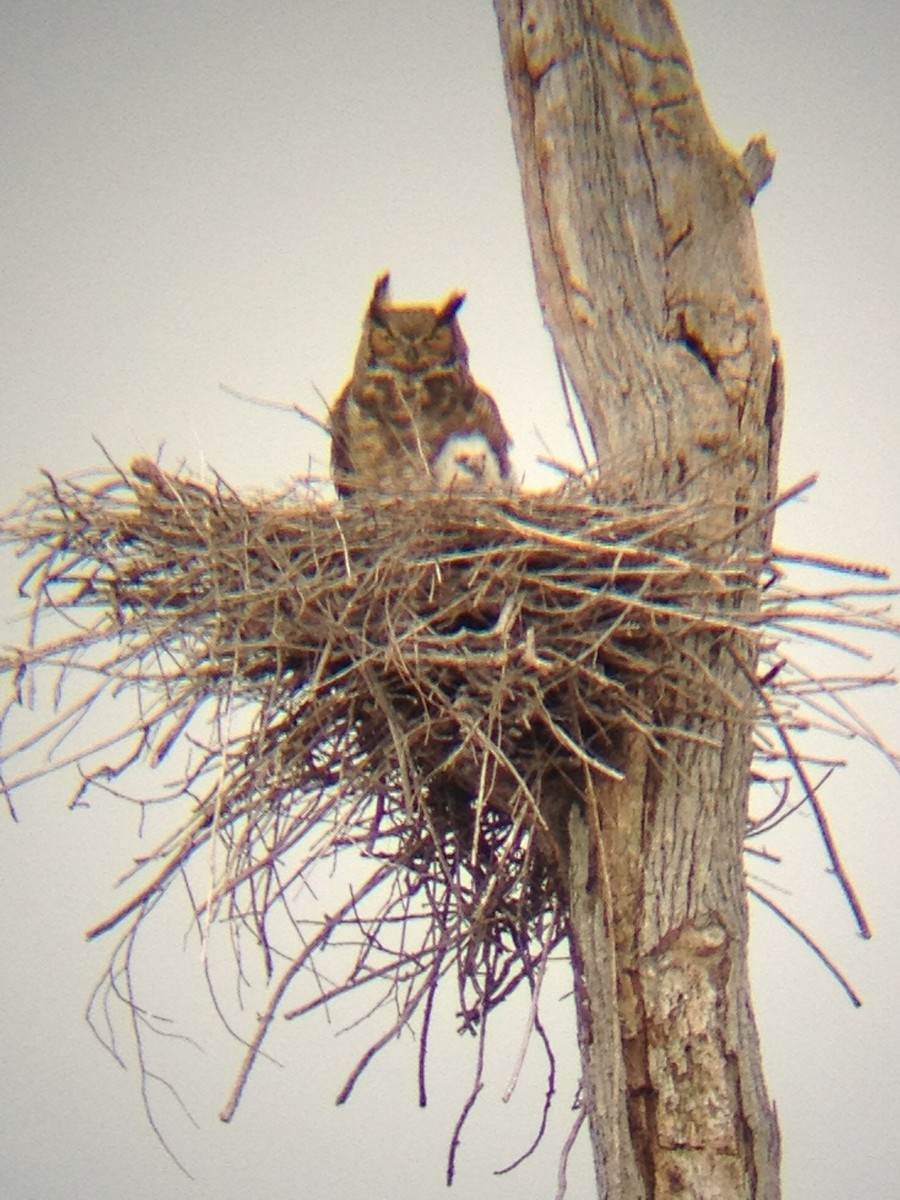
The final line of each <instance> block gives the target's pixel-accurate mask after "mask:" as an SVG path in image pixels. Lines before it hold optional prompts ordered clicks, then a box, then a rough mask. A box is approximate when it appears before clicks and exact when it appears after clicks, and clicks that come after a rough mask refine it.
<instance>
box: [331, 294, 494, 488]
mask: <svg viewBox="0 0 900 1200" xmlns="http://www.w3.org/2000/svg"><path fill="white" fill-rule="evenodd" d="M388 280H389V277H388V276H387V275H382V276H381V277H380V278H379V279H377V280H376V282H375V289H374V291H373V293H372V299H371V301H370V302H369V306H368V308H367V310H366V315H365V319H364V320H363V330H362V337H361V339H360V343H359V349H358V350H357V354H356V361H355V364H354V367H353V376H352V378H351V380H350V382H349V383H348V384H347V385H346V387H345V388H344V390H343V391H342V392H341V394H340V395H339V396H338V398H337V400H336V401H335V402H334V405H333V407H332V410H331V419H330V427H331V438H332V441H331V468H332V474H333V476H334V481H335V487H336V488H337V490H338V494H339V495H341V496H347V495H352V494H353V493H354V492H357V491H360V490H374V491H382V492H406V491H410V490H413V491H423V490H429V489H433V488H435V487H437V486H441V485H442V484H443V485H444V486H447V484H446V480H447V479H448V478H449V476H448V474H447V472H446V471H441V476H442V478H441V481H440V482H438V481H436V479H435V475H434V473H433V467H434V464H435V462H436V460H437V459H438V456H439V455H440V453H441V450H442V448H443V447H444V444H445V442H446V441H447V439H448V438H450V437H453V436H454V435H467V434H480V435H482V436H483V438H484V439H485V441H486V446H485V448H484V453H485V454H486V455H493V457H494V459H495V460H496V463H491V464H489V469H487V470H486V471H485V477H486V478H490V479H494V478H499V479H501V480H506V479H507V478H508V476H509V444H510V443H509V435H508V434H507V432H506V429H505V427H504V425H503V421H502V420H501V418H500V413H499V411H498V409H497V405H496V404H495V403H494V401H493V400H492V398H491V397H490V396H489V395H488V393H487V392H485V391H482V389H481V388H479V386H478V384H477V383H476V382H475V380H474V379H473V378H472V373H471V371H470V370H469V361H468V349H467V347H466V343H465V339H464V338H463V335H462V330H461V329H460V327H459V322H458V321H457V319H456V314H457V311H458V310H459V307H460V305H461V304H462V302H463V300H464V299H465V296H464V294H463V293H461V292H454V293H452V294H451V295H450V296H448V297H447V299H446V300H445V301H444V303H443V304H442V305H441V306H440V307H439V308H434V307H432V306H430V305H413V306H403V307H401V306H397V305H393V304H391V303H390V301H389V300H388Z"/></svg>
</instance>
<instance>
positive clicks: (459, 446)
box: [431, 433, 508, 492]
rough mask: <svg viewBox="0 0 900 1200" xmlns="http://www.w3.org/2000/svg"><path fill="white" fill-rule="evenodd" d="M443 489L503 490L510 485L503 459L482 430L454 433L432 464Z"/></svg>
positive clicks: (439, 484) (468, 490)
mask: <svg viewBox="0 0 900 1200" xmlns="http://www.w3.org/2000/svg"><path fill="white" fill-rule="evenodd" d="M431 474H432V475H433V477H434V482H435V486H436V487H438V488H439V489H440V490H441V491H448V492H449V491H454V492H500V491H503V489H504V487H505V486H507V485H508V480H507V479H505V477H504V476H503V474H502V472H501V470H500V461H499V459H498V458H497V455H496V454H495V453H494V450H493V447H492V446H491V444H490V442H489V441H488V440H487V438H486V437H485V436H484V434H483V433H453V434H451V435H450V437H448V438H447V440H446V441H445V442H444V444H443V446H442V447H441V449H440V453H439V454H438V456H437V458H436V459H435V460H434V462H433V463H432V464H431Z"/></svg>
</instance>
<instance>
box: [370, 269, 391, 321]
mask: <svg viewBox="0 0 900 1200" xmlns="http://www.w3.org/2000/svg"><path fill="white" fill-rule="evenodd" d="M390 287H391V275H390V272H389V271H385V273H384V274H383V275H379V276H378V278H377V279H376V280H375V287H374V289H373V291H372V299H371V300H370V301H369V316H370V317H371V318H372V320H373V321H375V322H376V323H377V324H379V325H383V324H384V323H385V321H384V310H385V308H386V307H387V305H388V302H389V301H388V293H389V291H390Z"/></svg>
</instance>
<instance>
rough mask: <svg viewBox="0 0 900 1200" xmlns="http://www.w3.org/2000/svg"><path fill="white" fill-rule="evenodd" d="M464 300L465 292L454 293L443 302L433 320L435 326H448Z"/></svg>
mask: <svg viewBox="0 0 900 1200" xmlns="http://www.w3.org/2000/svg"><path fill="white" fill-rule="evenodd" d="M465 298H466V293H465V292H454V293H453V294H452V295H450V296H448V297H447V299H446V300H445V301H444V304H443V307H442V308H440V309H439V310H438V313H437V316H436V318H435V325H449V323H450V322H451V321H452V320H453V318H454V317H455V316H456V314H457V313H458V312H459V310H460V308H462V303H463V301H464V300H465Z"/></svg>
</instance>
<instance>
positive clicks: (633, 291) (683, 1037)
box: [495, 0, 782, 1200]
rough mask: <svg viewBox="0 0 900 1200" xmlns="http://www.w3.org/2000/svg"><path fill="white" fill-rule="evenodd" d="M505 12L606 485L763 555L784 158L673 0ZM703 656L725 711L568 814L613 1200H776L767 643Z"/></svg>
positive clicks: (543, 287) (586, 1013)
mask: <svg viewBox="0 0 900 1200" xmlns="http://www.w3.org/2000/svg"><path fill="white" fill-rule="evenodd" d="M495 8H496V12H497V17H498V23H499V29H500V38H501V45H502V50H503V56H504V61H505V70H506V83H507V91H508V96H509V103H510V110H511V113H512V123H513V134H514V139H515V144H516V150H517V154H518V158H519V165H520V169H521V175H522V188H523V194H524V200H525V210H526V218H527V223H528V229H529V235H530V238H531V245H532V253H533V258H534V265H535V273H536V277H537V285H538V294H539V297H540V300H541V304H542V307H543V311H544V316H545V319H546V322H547V325H548V327H549V329H550V331H551V333H552V335H553V338H554V341H555V344H556V347H557V351H558V353H559V355H560V358H561V360H562V362H563V364H564V367H565V369H566V371H567V373H568V375H569V377H570V379H571V381H572V384H573V386H574V388H575V391H576V393H577V396H578V398H579V400H580V402H581V406H582V409H583V411H584V414H585V419H586V422H587V424H588V427H589V429H590V432H591V436H592V439H593V444H594V450H595V452H596V456H597V461H598V464H599V468H600V472H601V477H602V478H603V480H604V481H605V484H606V486H607V487H608V488H609V489H610V491H611V492H612V493H613V494H614V495H616V496H617V497H634V498H636V499H638V500H641V501H657V500H658V501H662V500H665V499H669V498H671V497H672V496H673V495H684V496H685V497H689V498H691V499H701V500H702V501H703V502H704V503H705V504H707V505H708V506H709V509H708V511H709V518H708V520H706V521H705V523H704V529H705V532H706V533H707V534H708V533H709V530H710V524H711V523H714V526H715V528H716V532H717V533H718V534H719V535H720V536H721V542H720V543H719V548H720V550H721V554H722V555H723V556H725V555H727V554H729V553H730V552H733V551H735V550H738V551H739V552H741V553H742V554H750V555H753V554H757V553H760V552H763V551H765V549H766V548H767V546H768V542H769V539H770V537H771V522H770V521H769V520H768V519H761V520H756V521H748V520H747V517H748V514H754V513H759V512H761V511H765V510H766V507H767V505H769V504H770V502H771V500H772V498H773V496H774V494H775V488H776V467H777V452H778V437H779V432H780V422H781V403H782V387H781V377H780V369H779V366H778V362H777V355H776V351H775V344H774V341H773V337H772V333H771V328H770V321H769V313H768V307H767V303H766V298H765V292H764V287H763V281H762V273H761V269H760V263H759V257H758V253H757V248H756V240H755V233H754V229H753V221H752V216H751V211H750V209H751V204H752V201H753V199H754V198H755V195H756V192H757V191H758V189H759V187H761V186H762V184H763V183H764V182H765V181H766V180H767V178H768V175H769V174H770V173H771V156H770V155H769V153H768V151H767V149H766V147H765V144H764V142H763V141H761V140H757V141H755V142H753V143H751V145H750V146H749V147H748V148H747V150H746V151H745V152H744V155H743V156H741V157H738V156H736V155H734V154H733V153H732V152H731V151H729V150H728V149H727V148H726V147H724V146H723V145H722V143H721V142H720V140H719V138H718V136H717V134H716V132H715V130H714V128H713V127H712V125H711V123H710V121H709V118H708V117H707V114H706V112H705V109H704V107H703V103H702V100H701V98H700V95H699V92H698V90H697V86H696V84H695V82H694V79H693V74H692V69H691V65H690V62H689V59H688V55H687V51H686V49H685V46H684V43H683V41H682V39H681V36H680V34H679V32H678V29H677V27H676V25H675V22H674V20H673V18H672V15H671V13H670V11H669V9H668V8H667V6H666V5H665V3H663V0H594V2H591V0H580V2H579V0H495ZM755 601H756V597H755V595H754V594H753V589H752V588H751V589H748V594H747V595H746V596H745V597H744V599H743V601H742V603H743V604H746V605H748V606H752V605H754V604H755ZM685 653H686V654H687V655H688V656H689V657H690V659H691V661H692V662H694V663H695V665H696V670H697V672H698V674H699V675H700V676H701V677H703V678H706V679H708V681H709V686H708V692H707V696H706V699H705V702H704V703H703V704H702V705H701V706H700V707H699V708H698V706H697V705H696V704H694V705H693V706H692V708H691V709H690V710H689V711H688V710H683V711H671V712H668V713H667V714H665V715H666V717H667V718H668V720H669V721H670V722H671V725H672V727H673V728H675V729H677V730H679V731H680V735H679V736H673V737H672V738H671V739H670V742H669V744H668V745H667V746H666V747H665V750H666V753H665V755H664V756H661V757H658V758H656V759H651V756H650V754H649V752H648V750H647V747H646V745H645V744H644V743H643V742H640V741H638V740H637V739H635V741H634V742H633V743H632V744H628V743H626V744H625V745H624V746H623V747H622V763H621V764H620V765H622V766H623V768H624V775H625V779H624V781H623V782H622V783H615V782H611V781H610V780H608V779H607V780H600V779H598V780H596V781H594V783H593V785H591V786H588V787H586V792H585V795H584V797H583V800H584V805H583V810H582V809H581V807H579V809H578V811H575V812H573V815H572V819H571V822H570V841H571V845H570V847H569V857H570V867H569V885H570V910H571V928H572V937H571V941H572V946H573V963H574V965H575V969H576V988H577V989H578V990H579V1025H580V1038H581V1045H582V1054H583V1061H584V1064H585V1077H584V1078H585V1095H586V1098H587V1103H588V1107H589V1116H590V1121H591V1131H592V1138H593V1144H594V1151H595V1162H596V1164H597V1178H598V1194H599V1195H601V1196H609V1197H612V1198H619V1200H636V1198H639V1197H643V1196H648V1197H649V1196H652V1197H654V1198H657V1200H658V1198H659V1197H667V1196H680V1197H698V1198H699V1197H702V1198H703V1200H724V1198H726V1197H728V1198H733V1197H742V1198H743V1197H747V1198H750V1197H760V1198H762V1197H765V1198H766V1200H775V1198H776V1197H777V1196H778V1195H779V1194H780V1190H779V1181H778V1160H779V1145H778V1131H777V1126H776V1122H775V1119H774V1114H773V1112H772V1109H771V1106H770V1104H769V1101H768V1098H767V1095H766V1091H765V1086H764V1081H763V1075H762V1067H761V1061H760V1053H759V1046H758V1041H757V1035H756V1029H755V1024H754V1020H753V1016H752V1011H751V1007H750V1000H749V985H748V979H747V912H746V897H745V890H744V878H743V869H742V849H741V847H742V841H743V835H744V830H745V820H746V804H747V792H748V786H749V784H748V781H749V765H750V755H751V737H752V726H753V718H754V692H753V688H752V686H751V682H750V677H751V676H752V673H753V671H754V669H755V648H754V646H753V645H752V644H750V643H749V642H747V641H742V642H739V641H737V640H735V639H731V640H723V639H715V638H711V637H703V638H700V637H698V638H697V639H696V640H695V641H694V642H693V643H691V644H690V645H687V646H686V647H685ZM616 1018H617V1019H616Z"/></svg>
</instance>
